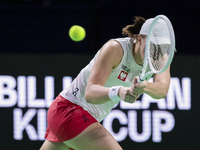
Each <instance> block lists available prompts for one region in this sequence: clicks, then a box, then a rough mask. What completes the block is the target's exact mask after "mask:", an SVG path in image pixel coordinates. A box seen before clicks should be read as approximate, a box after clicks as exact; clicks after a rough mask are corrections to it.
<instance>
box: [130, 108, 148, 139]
mask: <svg viewBox="0 0 200 150" xmlns="http://www.w3.org/2000/svg"><path fill="white" fill-rule="evenodd" d="M142 114H143V117H142V133H138V131H137V126H138V123H137V112H136V111H134V110H130V111H128V118H129V119H128V122H129V123H128V129H129V136H130V138H131V139H132V140H133V141H135V142H145V141H147V140H148V139H149V138H150V136H151V111H149V110H145V111H143V112H142Z"/></svg>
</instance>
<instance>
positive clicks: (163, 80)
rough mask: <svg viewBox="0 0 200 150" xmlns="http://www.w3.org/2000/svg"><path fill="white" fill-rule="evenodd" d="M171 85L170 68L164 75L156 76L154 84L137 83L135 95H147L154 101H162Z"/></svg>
mask: <svg viewBox="0 0 200 150" xmlns="http://www.w3.org/2000/svg"><path fill="white" fill-rule="evenodd" d="M169 85H170V67H168V69H167V70H165V71H164V72H163V73H160V74H154V76H153V83H152V82H148V81H144V82H143V83H136V87H135V89H134V93H137V94H140V95H141V94H142V93H146V94H148V95H150V96H151V97H152V98H154V99H161V98H165V97H166V96H167V92H168V89H169Z"/></svg>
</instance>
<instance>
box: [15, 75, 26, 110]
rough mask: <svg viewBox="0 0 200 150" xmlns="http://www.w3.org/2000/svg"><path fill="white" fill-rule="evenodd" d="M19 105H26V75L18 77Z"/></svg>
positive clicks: (23, 106) (22, 106)
mask: <svg viewBox="0 0 200 150" xmlns="http://www.w3.org/2000/svg"><path fill="white" fill-rule="evenodd" d="M17 91H18V107H21V108H25V107H26V77H25V76H19V77H17Z"/></svg>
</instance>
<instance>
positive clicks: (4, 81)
mask: <svg viewBox="0 0 200 150" xmlns="http://www.w3.org/2000/svg"><path fill="white" fill-rule="evenodd" d="M15 88H16V80H15V78H14V77H12V76H0V107H12V106H14V105H15V104H16V103H17V92H16V90H15Z"/></svg>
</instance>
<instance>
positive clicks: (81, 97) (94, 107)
mask: <svg viewBox="0 0 200 150" xmlns="http://www.w3.org/2000/svg"><path fill="white" fill-rule="evenodd" d="M114 40H116V41H118V42H119V43H120V44H121V46H122V48H123V50H124V55H123V58H122V60H121V62H120V64H119V66H118V67H117V68H115V69H113V70H112V73H111V75H110V77H109V78H108V80H107V82H106V84H105V85H104V86H105V87H111V86H119V85H121V86H124V87H131V84H132V81H133V78H134V77H136V76H139V74H140V72H141V69H142V66H139V65H138V64H137V63H136V62H135V60H134V57H133V54H132V48H133V39H131V38H128V37H127V38H118V39H114ZM100 50H101V49H100ZM100 50H99V51H98V52H97V54H96V55H95V57H94V58H93V59H92V60H91V61H90V63H89V64H88V65H87V66H86V67H85V68H83V69H82V70H81V72H80V73H79V74H78V76H77V77H76V78H75V79H74V80H73V82H72V83H71V85H70V86H69V87H67V88H66V89H65V90H63V91H62V92H61V93H60V95H61V96H62V97H64V98H66V99H68V100H69V101H71V102H72V103H75V104H77V105H79V106H81V107H82V108H83V109H85V110H86V111H88V112H89V113H90V114H91V115H92V116H93V117H94V118H95V119H96V120H97V121H99V122H100V121H102V120H103V119H104V118H105V117H106V116H107V115H108V114H109V112H110V111H111V109H112V108H113V107H114V105H115V104H117V103H119V101H109V102H106V103H103V104H90V103H87V101H86V99H85V88H86V85H87V81H88V78H89V75H90V71H91V69H92V67H93V65H94V63H95V61H96V59H97V57H98V55H99V52H100Z"/></svg>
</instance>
